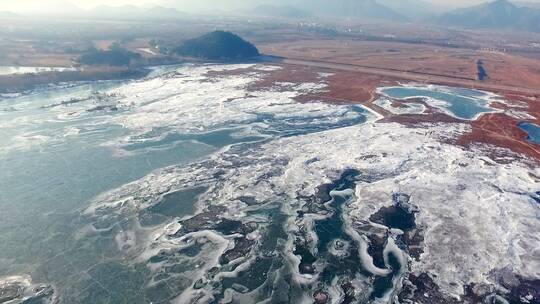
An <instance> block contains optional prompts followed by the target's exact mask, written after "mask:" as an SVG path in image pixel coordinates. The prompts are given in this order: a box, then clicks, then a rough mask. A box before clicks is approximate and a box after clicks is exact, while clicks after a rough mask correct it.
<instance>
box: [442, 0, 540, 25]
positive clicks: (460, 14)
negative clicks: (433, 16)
mask: <svg viewBox="0 0 540 304" xmlns="http://www.w3.org/2000/svg"><path fill="white" fill-rule="evenodd" d="M438 22H439V23H442V24H444V25H451V26H460V27H467V28H477V29H481V28H485V29H516V30H524V31H533V32H540V9H535V8H531V7H525V6H518V5H516V4H513V3H511V2H509V1H507V0H496V1H493V2H489V3H484V4H481V5H476V6H472V7H468V8H463V9H458V10H454V11H452V12H449V13H446V14H444V15H442V16H441V17H440V18H439V20H438Z"/></svg>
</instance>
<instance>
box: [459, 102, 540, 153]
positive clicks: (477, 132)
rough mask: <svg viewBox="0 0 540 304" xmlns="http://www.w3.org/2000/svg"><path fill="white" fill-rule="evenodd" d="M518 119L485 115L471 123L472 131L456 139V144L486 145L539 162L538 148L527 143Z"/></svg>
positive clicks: (539, 149)
mask: <svg viewBox="0 0 540 304" xmlns="http://www.w3.org/2000/svg"><path fill="white" fill-rule="evenodd" d="M519 122H520V121H519V120H518V119H515V118H512V117H509V116H507V115H505V114H501V113H494V114H485V115H483V116H482V117H480V118H479V119H478V120H476V121H473V122H472V123H471V126H472V131H471V132H470V133H468V134H465V135H463V136H462V137H461V138H459V139H458V141H457V144H459V145H462V146H466V147H467V146H469V145H471V144H473V143H486V144H491V145H494V146H498V147H503V148H507V149H509V150H511V151H513V152H516V153H519V154H523V155H527V156H529V157H531V158H533V159H535V160H537V161H540V146H538V145H535V144H533V143H530V142H528V141H527V140H526V139H525V138H526V137H527V133H526V132H524V131H523V130H521V129H520V128H519V127H518V123H519Z"/></svg>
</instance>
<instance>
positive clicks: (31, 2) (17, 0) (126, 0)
mask: <svg viewBox="0 0 540 304" xmlns="http://www.w3.org/2000/svg"><path fill="white" fill-rule="evenodd" d="M213 1H216V2H217V3H220V4H221V5H222V6H223V5H224V4H225V2H227V1H235V0H213ZM252 1H253V2H254V3H256V2H257V0H252ZM425 1H431V2H432V3H434V4H441V5H450V6H467V5H472V4H477V3H480V2H485V1H490V0H425ZM530 1H531V2H540V0H530ZM200 2H201V1H200V0H0V10H8V11H15V12H21V11H29V10H30V11H43V10H53V11H58V10H67V9H69V5H66V4H68V3H69V4H71V5H76V6H78V7H82V8H91V7H95V6H99V5H115V6H116V5H125V4H132V5H145V4H149V5H152V4H162V5H163V4H165V5H174V6H176V7H177V8H179V9H182V7H185V9H186V10H189V9H190V8H189V7H190V6H193V4H192V3H200ZM203 2H204V1H203ZM207 2H208V1H207Z"/></svg>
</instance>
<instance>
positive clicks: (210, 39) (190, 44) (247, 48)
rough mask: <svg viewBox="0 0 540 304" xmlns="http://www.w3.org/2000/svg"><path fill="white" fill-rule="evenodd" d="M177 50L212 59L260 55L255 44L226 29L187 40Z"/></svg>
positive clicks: (248, 57) (177, 51)
mask: <svg viewBox="0 0 540 304" xmlns="http://www.w3.org/2000/svg"><path fill="white" fill-rule="evenodd" d="M175 52H176V53H177V54H179V55H182V56H189V57H196V58H204V59H211V60H219V59H227V60H230V59H250V58H253V57H256V56H259V50H257V48H256V47H255V46H254V45H253V44H251V43H249V42H247V41H245V40H244V39H242V38H240V37H239V36H237V35H235V34H233V33H230V32H225V31H215V32H211V33H208V34H206V35H203V36H201V37H198V38H195V39H190V40H187V41H185V42H184V43H183V44H182V45H181V46H180V47H178V48H177V49H176V50H175Z"/></svg>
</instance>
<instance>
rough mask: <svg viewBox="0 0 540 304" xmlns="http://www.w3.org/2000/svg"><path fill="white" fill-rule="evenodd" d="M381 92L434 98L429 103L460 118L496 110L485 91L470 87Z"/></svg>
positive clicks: (399, 95)
mask: <svg viewBox="0 0 540 304" xmlns="http://www.w3.org/2000/svg"><path fill="white" fill-rule="evenodd" d="M381 93H383V94H384V95H386V96H388V97H390V98H395V99H411V98H426V99H427V98H429V99H433V100H435V101H436V102H430V101H429V100H427V102H428V104H429V105H431V106H433V107H436V108H439V109H442V110H445V111H448V112H449V113H450V114H451V115H452V116H455V117H457V118H459V119H466V120H471V119H475V118H476V117H478V115H480V114H482V113H489V112H493V111H494V110H493V109H492V108H490V107H489V105H488V102H487V101H486V97H487V96H486V94H485V93H483V92H480V91H475V90H469V89H462V88H445V89H444V91H443V90H440V89H437V88H435V87H434V88H428V87H426V88H417V87H389V88H383V89H381Z"/></svg>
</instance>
